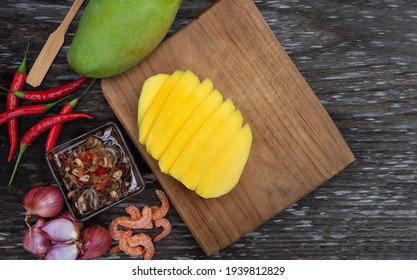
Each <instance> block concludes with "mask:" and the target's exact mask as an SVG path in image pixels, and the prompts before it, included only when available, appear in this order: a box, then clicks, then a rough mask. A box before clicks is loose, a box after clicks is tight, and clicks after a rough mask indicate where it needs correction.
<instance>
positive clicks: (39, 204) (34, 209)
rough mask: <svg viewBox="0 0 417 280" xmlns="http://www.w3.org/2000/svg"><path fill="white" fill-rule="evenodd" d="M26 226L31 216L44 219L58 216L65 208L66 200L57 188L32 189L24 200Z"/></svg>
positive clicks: (40, 187)
mask: <svg viewBox="0 0 417 280" xmlns="http://www.w3.org/2000/svg"><path fill="white" fill-rule="evenodd" d="M23 207H25V209H26V217H25V221H26V224H27V223H28V221H29V218H30V217H31V215H37V216H39V217H43V218H50V217H53V216H56V215H57V214H58V213H59V212H61V210H62V209H63V207H64V198H63V196H62V193H61V191H60V190H59V189H58V187H56V186H39V187H33V188H32V189H30V190H29V191H28V192H27V193H26V194H25V197H24V199H23Z"/></svg>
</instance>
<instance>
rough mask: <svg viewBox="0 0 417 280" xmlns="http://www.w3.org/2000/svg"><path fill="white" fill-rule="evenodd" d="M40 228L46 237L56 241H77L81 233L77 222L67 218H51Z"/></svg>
mask: <svg viewBox="0 0 417 280" xmlns="http://www.w3.org/2000/svg"><path fill="white" fill-rule="evenodd" d="M39 229H40V230H41V233H42V234H43V235H44V236H45V237H46V238H48V239H50V240H51V241H52V242H54V243H57V242H66V243H69V242H75V241H76V240H77V239H78V236H79V234H80V230H79V228H78V225H77V223H76V222H74V221H73V220H70V219H67V218H56V219H53V220H50V221H49V222H47V223H46V224H44V225H43V226H41V227H40V228H39Z"/></svg>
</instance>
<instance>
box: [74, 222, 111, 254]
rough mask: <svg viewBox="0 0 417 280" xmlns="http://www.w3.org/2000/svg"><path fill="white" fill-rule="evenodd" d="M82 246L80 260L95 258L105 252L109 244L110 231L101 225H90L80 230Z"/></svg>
mask: <svg viewBox="0 0 417 280" xmlns="http://www.w3.org/2000/svg"><path fill="white" fill-rule="evenodd" d="M81 242H82V244H83V245H82V248H81V253H80V256H79V259H80V260H88V259H94V258H97V257H99V256H101V255H103V254H104V253H106V252H107V251H108V250H109V249H110V246H111V243H112V237H111V235H110V232H109V231H108V230H107V229H105V228H104V227H102V226H98V225H92V226H89V227H87V228H85V229H84V230H83V231H82V232H81Z"/></svg>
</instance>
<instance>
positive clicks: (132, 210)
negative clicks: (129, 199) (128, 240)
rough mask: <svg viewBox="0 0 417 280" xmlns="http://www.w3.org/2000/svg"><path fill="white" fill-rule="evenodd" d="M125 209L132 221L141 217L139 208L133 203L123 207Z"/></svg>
mask: <svg viewBox="0 0 417 280" xmlns="http://www.w3.org/2000/svg"><path fill="white" fill-rule="evenodd" d="M125 211H126V213H127V214H129V215H130V219H131V220H132V221H136V220H139V219H140V218H141V217H142V214H141V213H140V210H139V208H137V207H136V206H135V205H129V206H127V207H126V208H125Z"/></svg>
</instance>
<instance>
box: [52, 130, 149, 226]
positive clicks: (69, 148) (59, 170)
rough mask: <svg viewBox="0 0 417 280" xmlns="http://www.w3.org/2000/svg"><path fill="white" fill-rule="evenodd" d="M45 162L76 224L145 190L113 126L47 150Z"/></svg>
mask: <svg viewBox="0 0 417 280" xmlns="http://www.w3.org/2000/svg"><path fill="white" fill-rule="evenodd" d="M46 160H47V162H48V165H49V168H50V169H51V172H52V174H53V176H54V178H55V180H56V182H57V184H58V186H59V188H60V189H61V192H62V194H63V196H64V198H65V203H66V205H67V207H68V209H69V210H70V212H71V214H72V215H73V217H74V219H75V220H77V221H85V220H87V219H89V218H91V217H93V216H95V215H97V214H99V213H101V212H103V211H105V210H107V209H109V208H111V207H113V206H115V205H116V204H118V203H120V202H122V201H123V200H126V199H128V198H130V197H132V196H134V195H137V194H138V193H140V192H142V190H143V189H144V188H145V183H144V181H143V178H142V175H141V174H140V172H139V169H138V167H137V165H136V163H135V162H134V159H133V157H132V154H131V152H130V150H129V148H128V146H127V145H126V141H125V140H124V138H123V135H122V133H121V132H120V129H119V128H118V127H117V125H116V124H115V123H106V124H104V125H102V126H100V127H98V128H96V129H94V130H92V131H90V132H88V133H85V134H83V135H81V136H79V137H77V138H74V139H72V140H71V141H68V142H66V143H64V144H62V145H59V146H57V147H55V148H53V149H51V150H50V151H49V152H47V153H46Z"/></svg>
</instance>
